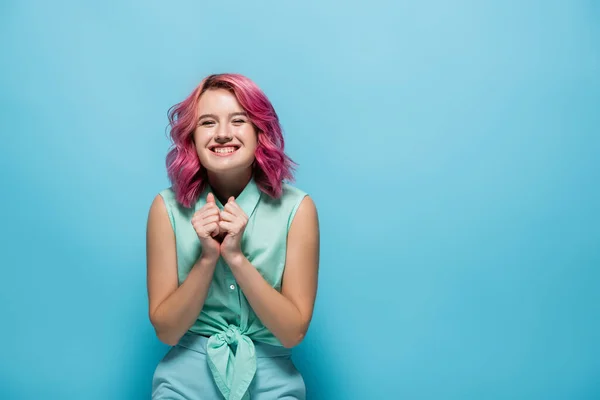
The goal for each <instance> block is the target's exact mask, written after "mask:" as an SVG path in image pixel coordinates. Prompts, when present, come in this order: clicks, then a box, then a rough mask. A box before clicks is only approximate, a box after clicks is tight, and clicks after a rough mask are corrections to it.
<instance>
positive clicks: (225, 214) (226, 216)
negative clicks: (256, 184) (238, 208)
mask: <svg viewBox="0 0 600 400" xmlns="http://www.w3.org/2000/svg"><path fill="white" fill-rule="evenodd" d="M220 217H221V220H223V221H227V222H233V221H235V220H236V218H237V216H236V215H235V214H232V213H230V212H229V211H226V210H223V211H221V215H220Z"/></svg>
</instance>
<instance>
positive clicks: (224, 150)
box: [213, 147, 235, 153]
mask: <svg viewBox="0 0 600 400" xmlns="http://www.w3.org/2000/svg"><path fill="white" fill-rule="evenodd" d="M213 150H214V152H215V153H233V152H234V151H235V147H216V148H214V149H213Z"/></svg>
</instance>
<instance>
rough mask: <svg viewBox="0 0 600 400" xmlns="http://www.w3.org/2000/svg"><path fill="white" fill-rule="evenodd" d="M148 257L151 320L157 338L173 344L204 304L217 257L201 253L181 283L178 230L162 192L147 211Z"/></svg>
mask: <svg viewBox="0 0 600 400" xmlns="http://www.w3.org/2000/svg"><path fill="white" fill-rule="evenodd" d="M146 258H147V285H148V300H149V316H150V322H151V323H152V325H153V326H154V330H155V331H156V335H157V336H158V338H159V339H160V340H161V341H162V342H164V343H166V344H168V345H171V346H174V345H175V344H177V342H179V339H181V337H182V336H183V335H184V334H185V332H186V331H187V330H188V329H189V328H190V327H191V326H192V325H193V324H194V322H195V321H196V319H197V318H198V315H199V314H200V311H201V310H202V307H203V306H204V300H205V299H206V295H207V293H208V288H209V286H210V282H211V280H212V277H213V272H214V270H215V265H216V263H217V259H216V258H214V257H200V258H199V259H198V261H196V263H195V264H194V266H193V267H192V269H191V271H190V273H189V275H188V276H187V278H186V279H185V281H184V282H183V283H182V284H181V286H179V287H178V277H177V252H176V247H175V233H174V232H173V228H172V227H171V221H170V220H169V215H168V214H167V209H166V206H165V204H164V201H163V199H162V197H161V196H160V195H157V196H156V198H155V199H154V201H153V202H152V206H151V207H150V212H149V215H148V227H147V231H146Z"/></svg>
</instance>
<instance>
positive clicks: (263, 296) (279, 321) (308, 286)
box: [226, 196, 319, 348]
mask: <svg viewBox="0 0 600 400" xmlns="http://www.w3.org/2000/svg"><path fill="white" fill-rule="evenodd" d="M226 261H227V263H228V264H229V266H230V267H231V270H232V272H233V274H234V276H235V279H236V280H237V282H238V284H239V286H240V288H241V289H242V291H243V292H244V295H245V296H246V298H247V299H248V302H249V303H250V306H251V307H252V309H253V310H254V312H255V313H256V315H257V316H258V318H260V320H261V322H262V323H263V324H264V325H265V326H266V327H267V328H268V329H269V330H270V331H271V332H272V333H273V334H274V335H275V337H277V339H279V341H280V342H281V344H282V345H283V346H285V347H288V348H290V347H294V346H296V345H297V344H299V343H300V342H301V341H302V339H303V338H304V336H305V334H306V331H307V330H308V325H309V324H310V320H311V318H312V313H313V309H314V303H315V297H316V293H317V275H318V267H319V222H318V216H317V210H316V207H315V204H314V202H313V201H312V199H311V198H310V197H308V196H306V197H305V198H304V199H303V200H302V203H300V206H299V207H298V210H297V212H296V215H295V216H294V220H293V221H292V225H291V227H290V230H289V232H288V242H287V252H286V262H285V270H284V273H283V282H282V288H281V293H279V292H278V291H277V290H275V289H274V288H273V287H271V285H270V284H269V283H267V281H265V279H264V278H263V277H262V276H261V275H260V273H259V272H258V270H257V269H256V268H254V266H252V264H251V263H250V261H248V259H247V258H246V257H244V256H243V254H238V255H236V256H235V257H234V258H232V259H231V260H226Z"/></svg>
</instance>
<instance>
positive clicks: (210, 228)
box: [204, 222, 221, 237]
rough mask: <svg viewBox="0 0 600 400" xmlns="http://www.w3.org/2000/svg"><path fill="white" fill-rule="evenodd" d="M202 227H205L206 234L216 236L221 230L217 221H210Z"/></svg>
mask: <svg viewBox="0 0 600 400" xmlns="http://www.w3.org/2000/svg"><path fill="white" fill-rule="evenodd" d="M204 229H206V233H208V235H209V236H212V237H215V236H217V235H218V234H219V233H220V232H221V229H219V223H218V222H212V223H210V224H207V225H204Z"/></svg>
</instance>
